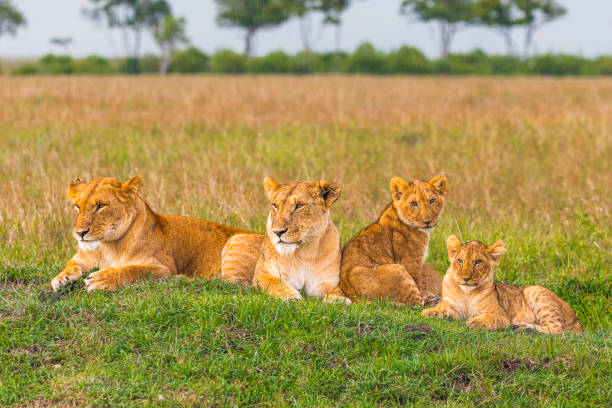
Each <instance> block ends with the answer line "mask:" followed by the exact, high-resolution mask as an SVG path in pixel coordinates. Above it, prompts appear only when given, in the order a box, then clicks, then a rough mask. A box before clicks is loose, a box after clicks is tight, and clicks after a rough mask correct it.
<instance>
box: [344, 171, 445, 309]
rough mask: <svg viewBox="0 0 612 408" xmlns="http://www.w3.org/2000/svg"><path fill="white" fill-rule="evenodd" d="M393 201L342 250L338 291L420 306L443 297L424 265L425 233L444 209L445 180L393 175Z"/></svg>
mask: <svg viewBox="0 0 612 408" xmlns="http://www.w3.org/2000/svg"><path fill="white" fill-rule="evenodd" d="M390 186H391V194H392V196H393V201H392V202H391V204H389V205H388V206H387V208H386V209H385V210H384V211H383V212H382V214H381V215H380V217H379V219H378V220H377V221H376V222H374V223H373V224H371V225H370V226H368V227H366V228H365V229H364V230H362V231H361V232H359V233H358V234H357V235H356V236H355V237H353V238H352V239H351V240H350V241H349V242H348V243H347V244H346V245H345V246H344V248H343V249H342V267H341V279H340V282H341V287H342V289H343V290H344V292H345V293H346V294H347V295H348V296H349V297H350V298H351V300H359V299H364V300H373V299H378V298H384V299H388V300H390V301H392V302H395V303H400V304H409V305H422V304H423V303H424V302H425V299H428V300H430V299H432V298H433V299H438V300H439V297H440V296H441V295H442V277H441V276H440V274H438V273H437V272H436V271H435V270H434V269H433V268H432V267H431V266H429V265H427V264H425V258H426V257H427V248H428V245H429V234H430V232H431V231H432V229H433V227H435V226H436V224H437V223H438V220H439V218H440V215H441V213H442V209H443V207H444V196H445V194H446V190H447V181H446V178H445V177H444V176H436V177H434V178H433V179H432V180H431V181H429V182H423V181H417V180H415V181H412V182H406V181H405V180H403V179H401V178H399V177H395V178H393V179H392V180H391V182H390Z"/></svg>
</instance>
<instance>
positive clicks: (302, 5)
mask: <svg viewBox="0 0 612 408" xmlns="http://www.w3.org/2000/svg"><path fill="white" fill-rule="evenodd" d="M287 3H288V7H289V9H290V13H291V14H292V15H295V16H297V17H298V19H299V22H300V37H301V38H302V44H303V45H304V50H305V51H310V50H311V41H310V37H311V32H312V25H311V16H312V14H313V13H314V12H319V13H322V14H323V24H333V25H335V26H336V50H337V49H339V47H340V43H339V40H340V36H339V35H340V28H341V23H342V21H341V20H340V15H341V14H342V12H343V11H344V10H346V9H347V8H348V7H349V5H350V0H287Z"/></svg>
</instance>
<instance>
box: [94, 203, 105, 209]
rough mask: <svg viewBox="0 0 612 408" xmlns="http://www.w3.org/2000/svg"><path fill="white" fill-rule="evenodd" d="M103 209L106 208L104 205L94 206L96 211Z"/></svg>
mask: <svg viewBox="0 0 612 408" xmlns="http://www.w3.org/2000/svg"><path fill="white" fill-rule="evenodd" d="M104 207H106V204H103V203H99V204H98V205H96V211H98V210H101V209H102V208H104Z"/></svg>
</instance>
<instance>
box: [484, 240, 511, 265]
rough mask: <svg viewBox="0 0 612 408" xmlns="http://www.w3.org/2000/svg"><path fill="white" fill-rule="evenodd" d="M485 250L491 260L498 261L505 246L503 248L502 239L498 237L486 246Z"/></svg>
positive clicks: (504, 250)
mask: <svg viewBox="0 0 612 408" xmlns="http://www.w3.org/2000/svg"><path fill="white" fill-rule="evenodd" d="M487 252H488V253H489V255H490V256H491V258H492V259H493V262H495V263H497V262H499V258H501V256H502V255H503V254H504V253H505V252H506V248H504V243H503V242H502V240H501V239H498V240H497V241H495V242H494V243H493V245H491V246H490V247H488V248H487Z"/></svg>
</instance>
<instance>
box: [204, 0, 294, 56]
mask: <svg viewBox="0 0 612 408" xmlns="http://www.w3.org/2000/svg"><path fill="white" fill-rule="evenodd" d="M215 1H216V2H217V5H218V6H219V14H218V15H217V22H218V23H219V24H220V25H222V26H230V27H241V28H243V29H244V30H245V36H244V55H246V56H247V57H249V56H251V53H252V51H253V37H254V36H255V34H256V32H257V30H259V29H262V28H266V27H273V26H276V25H279V24H281V23H283V22H285V21H286V20H287V19H288V18H289V16H290V10H289V8H288V7H287V3H286V0H215Z"/></svg>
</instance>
